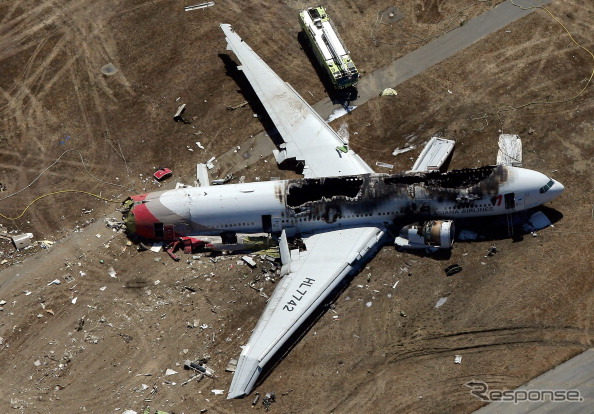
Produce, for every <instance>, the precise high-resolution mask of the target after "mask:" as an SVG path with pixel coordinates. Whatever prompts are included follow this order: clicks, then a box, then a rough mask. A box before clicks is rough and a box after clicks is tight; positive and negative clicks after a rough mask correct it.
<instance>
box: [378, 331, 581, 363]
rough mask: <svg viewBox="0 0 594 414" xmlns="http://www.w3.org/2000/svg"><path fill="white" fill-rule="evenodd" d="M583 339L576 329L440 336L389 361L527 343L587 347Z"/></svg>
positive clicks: (419, 340)
mask: <svg viewBox="0 0 594 414" xmlns="http://www.w3.org/2000/svg"><path fill="white" fill-rule="evenodd" d="M583 336H584V333H583V330H582V329H580V328H577V327H572V326H567V327H555V326H545V327H542V326H534V327H510V328H505V327H504V328H491V329H483V330H473V331H460V332H450V333H438V334H433V335H428V336H425V337H419V338H417V339H412V340H410V341H404V342H403V348H404V349H403V350H402V352H394V353H388V355H390V354H391V355H392V356H391V357H390V358H388V361H389V362H401V361H404V360H407V359H419V358H420V359H427V358H434V357H437V356H440V355H441V354H444V353H448V354H449V353H453V352H464V351H466V352H468V351H470V352H474V351H482V350H483V349H489V348H499V347H508V346H516V345H526V344H542V345H549V346H550V345H574V346H583V345H584V344H583ZM556 338H558V339H556ZM407 348H408V349H407ZM411 348H412V349H411Z"/></svg>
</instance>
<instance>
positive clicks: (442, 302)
mask: <svg viewBox="0 0 594 414" xmlns="http://www.w3.org/2000/svg"><path fill="white" fill-rule="evenodd" d="M447 300H448V298H439V300H438V301H437V303H436V304H435V307H436V308H441V307H442V306H443V304H444V303H446V302H447Z"/></svg>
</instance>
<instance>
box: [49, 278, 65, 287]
mask: <svg viewBox="0 0 594 414" xmlns="http://www.w3.org/2000/svg"><path fill="white" fill-rule="evenodd" d="M60 283H62V282H60V279H54V280H52V281H51V282H49V283H48V284H47V285H48V286H51V285H59V284H60Z"/></svg>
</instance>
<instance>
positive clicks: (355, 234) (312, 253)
mask: <svg viewBox="0 0 594 414" xmlns="http://www.w3.org/2000/svg"><path fill="white" fill-rule="evenodd" d="M384 234H385V230H384V229H380V228H377V227H359V228H349V229H340V230H335V231H332V232H325V233H316V234H313V235H311V236H309V237H307V238H306V239H304V240H303V241H304V243H305V246H306V249H307V250H306V251H302V252H298V253H296V254H295V255H293V256H292V258H291V264H290V271H289V273H288V274H287V275H285V276H284V277H283V278H282V279H281V281H280V282H279V284H278V286H277V287H276V289H275V291H274V293H273V294H272V296H271V297H270V299H269V301H268V304H267V305H266V308H265V310H264V312H263V314H262V316H261V317H260V320H259V321H258V324H257V325H256V328H255V329H254V331H253V333H252V336H251V338H250V340H249V341H248V343H247V344H246V345H245V346H244V347H243V351H242V352H241V355H240V357H239V361H238V364H237V369H236V371H235V374H234V376H233V381H232V383H231V387H230V389H229V396H228V398H235V397H240V396H243V395H246V394H248V393H249V392H250V391H251V390H252V388H253V386H254V384H255V382H256V380H257V379H258V376H259V375H260V373H261V371H262V369H263V368H264V366H265V365H266V363H267V362H268V361H270V359H271V358H272V357H273V356H274V355H275V354H276V352H277V351H278V350H279V349H280V348H281V347H282V346H283V345H284V344H285V343H286V342H287V340H288V339H289V338H290V337H291V336H292V335H293V334H294V333H295V332H296V331H297V330H298V329H300V328H301V325H302V324H303V322H305V321H306V320H307V318H308V317H309V316H310V315H311V314H312V313H313V312H314V311H315V309H316V308H317V307H318V306H319V305H320V304H321V303H322V302H323V301H324V300H325V299H326V298H327V296H328V295H329V294H330V293H331V292H332V291H333V290H334V289H335V288H336V287H337V286H338V284H339V283H340V282H341V281H342V280H343V279H344V278H345V277H346V276H347V275H349V274H351V273H352V272H356V271H358V270H359V267H360V265H362V263H364V261H365V260H367V259H368V258H369V257H370V256H371V255H372V254H374V253H375V252H376V251H377V249H378V248H379V247H381V244H382V238H383V236H384ZM338 246H339V247H338ZM283 266H285V263H283Z"/></svg>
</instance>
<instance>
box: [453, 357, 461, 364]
mask: <svg viewBox="0 0 594 414" xmlns="http://www.w3.org/2000/svg"><path fill="white" fill-rule="evenodd" d="M461 363H462V355H455V356H454V364H461Z"/></svg>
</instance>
